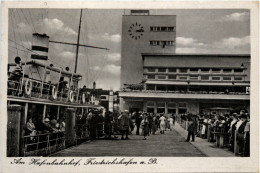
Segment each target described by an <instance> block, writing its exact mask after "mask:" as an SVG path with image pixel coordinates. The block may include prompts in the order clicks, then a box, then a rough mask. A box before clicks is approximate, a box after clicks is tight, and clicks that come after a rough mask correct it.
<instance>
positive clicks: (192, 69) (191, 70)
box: [190, 68, 199, 73]
mask: <svg viewBox="0 0 260 173" xmlns="http://www.w3.org/2000/svg"><path fill="white" fill-rule="evenodd" d="M198 71H199V69H198V68H190V73H198Z"/></svg>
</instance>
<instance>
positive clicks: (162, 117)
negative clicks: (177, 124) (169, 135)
mask: <svg viewBox="0 0 260 173" xmlns="http://www.w3.org/2000/svg"><path fill="white" fill-rule="evenodd" d="M159 120H160V133H161V134H164V130H165V120H166V119H165V117H164V116H163V114H162V116H161V118H160V119H159Z"/></svg>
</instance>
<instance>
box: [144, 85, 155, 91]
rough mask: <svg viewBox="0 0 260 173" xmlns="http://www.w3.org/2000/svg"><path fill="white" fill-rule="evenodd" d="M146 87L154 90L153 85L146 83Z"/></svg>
mask: <svg viewBox="0 0 260 173" xmlns="http://www.w3.org/2000/svg"><path fill="white" fill-rule="evenodd" d="M146 89H147V90H153V91H154V90H155V85H151V84H147V85H146Z"/></svg>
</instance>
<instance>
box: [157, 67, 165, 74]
mask: <svg viewBox="0 0 260 173" xmlns="http://www.w3.org/2000/svg"><path fill="white" fill-rule="evenodd" d="M158 72H160V73H166V68H158Z"/></svg>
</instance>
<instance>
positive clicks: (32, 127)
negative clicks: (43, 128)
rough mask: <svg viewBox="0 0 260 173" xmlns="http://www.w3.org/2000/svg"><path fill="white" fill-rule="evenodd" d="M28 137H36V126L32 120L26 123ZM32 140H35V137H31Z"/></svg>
mask: <svg viewBox="0 0 260 173" xmlns="http://www.w3.org/2000/svg"><path fill="white" fill-rule="evenodd" d="M27 135H30V136H34V135H36V130H35V125H34V123H33V122H32V118H29V120H28V122H27V123H26V131H25V136H27ZM30 139H31V140H33V139H34V137H31V138H30Z"/></svg>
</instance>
